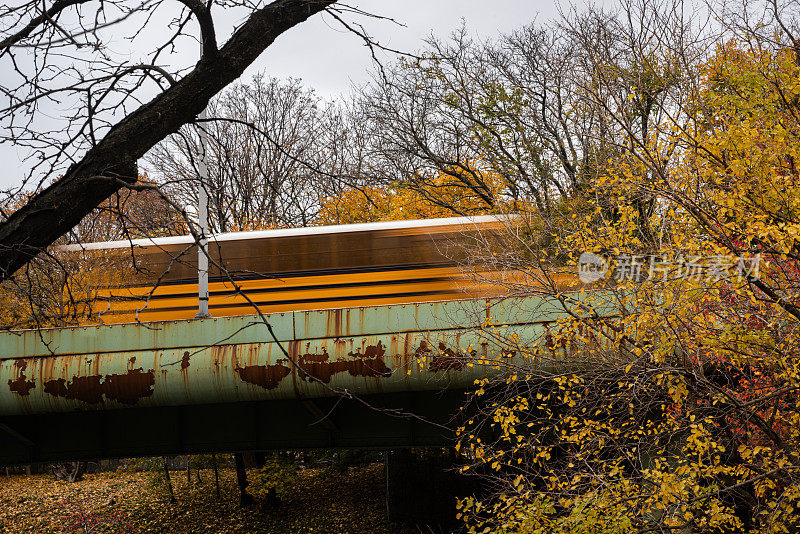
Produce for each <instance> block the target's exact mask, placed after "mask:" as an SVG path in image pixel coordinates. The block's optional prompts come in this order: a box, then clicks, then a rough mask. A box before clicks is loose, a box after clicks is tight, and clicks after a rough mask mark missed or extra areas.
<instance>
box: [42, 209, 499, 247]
mask: <svg viewBox="0 0 800 534" xmlns="http://www.w3.org/2000/svg"><path fill="white" fill-rule="evenodd" d="M513 218H515V216H513V215H480V216H476V217H449V218H443V219H417V220H412V221H385V222H374V223H359V224H337V225H332V226H306V227H303V228H286V229H280V230H256V231H253V232H228V233H224V234H212V235H210V236H209V238H208V239H209V241H216V242H221V241H236V240H243V239H263V238H272V237H290V236H303V235H320V234H340V233H349V232H368V231H371V230H396V229H398V230H399V229H402V228H426V227H434V226H465V225H470V226H472V225H478V224H481V223H487V222H500V221H506V220H510V219H513ZM194 242H195V239H194V237H193V236H191V235H180V236H174V237H155V238H142V239H130V240H120V241H100V242H95V243H76V244H74V245H61V246H59V247H56V249H57V250H65V251H75V250H101V249H103V250H104V249H114V248H129V247H132V246H134V247H136V246H138V247H146V246H167V245H190V244H192V243H194Z"/></svg>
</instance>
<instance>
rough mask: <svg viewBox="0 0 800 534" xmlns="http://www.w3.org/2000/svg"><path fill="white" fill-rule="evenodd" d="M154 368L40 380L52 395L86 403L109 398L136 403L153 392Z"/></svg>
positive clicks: (125, 402)
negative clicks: (68, 378)
mask: <svg viewBox="0 0 800 534" xmlns="http://www.w3.org/2000/svg"><path fill="white" fill-rule="evenodd" d="M154 385H155V372H154V370H153V369H150V370H149V371H146V372H145V371H144V370H143V369H142V368H141V367H140V368H139V369H132V370H130V371H128V372H127V373H125V374H111V375H105V377H103V376H101V375H90V376H73V377H72V380H70V381H67V380H66V379H64V378H57V379H54V380H48V381H46V382H45V383H44V392H45V393H49V394H50V395H53V396H54V397H62V398H65V399H70V400H73V399H74V400H79V401H83V402H85V403H87V404H99V403H101V402H103V396H105V398H106V399H107V400H113V401H117V402H120V403H122V404H136V403H137V402H138V401H139V400H140V399H142V398H144V397H150V396H152V395H153V386H154Z"/></svg>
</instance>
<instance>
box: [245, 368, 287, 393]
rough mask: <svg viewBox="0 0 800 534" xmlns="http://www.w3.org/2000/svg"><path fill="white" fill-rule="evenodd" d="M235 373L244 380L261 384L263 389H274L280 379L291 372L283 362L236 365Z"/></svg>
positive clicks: (257, 384)
mask: <svg viewBox="0 0 800 534" xmlns="http://www.w3.org/2000/svg"><path fill="white" fill-rule="evenodd" d="M235 371H236V373H237V374H238V375H239V378H241V379H242V380H243V381H244V382H247V383H248V384H254V385H256V386H261V387H262V388H264V389H275V388H276V387H278V384H280V383H281V380H283V379H284V378H286V377H287V376H289V374H290V373H291V372H292V371H291V370H290V369H289V368H288V367H286V366H285V365H283V364H276V365H246V366H244V367H236V368H235Z"/></svg>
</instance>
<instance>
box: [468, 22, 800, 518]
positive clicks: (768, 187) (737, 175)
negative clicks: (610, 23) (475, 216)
mask: <svg viewBox="0 0 800 534" xmlns="http://www.w3.org/2000/svg"><path fill="white" fill-rule="evenodd" d="M780 16H781V17H788V15H787V14H786V12H785V11H781V12H780ZM784 20H785V19H781V20H780V21H784ZM778 22H779V21H777V19H774V20H773V26H771V28H770V31H771V32H772V33H769V32H767V33H765V34H764V35H766V36H767V37H764V35H761V34H759V33H757V32H750V33H749V34H738V35H737V34H736V33H735V32H732V31H731V32H729V33H726V34H725V35H724V37H725V38H724V39H720V40H718V41H717V44H716V48H715V49H714V50H713V53H712V54H710V57H709V58H708V59H707V60H705V61H703V62H702V63H701V64H700V65H699V66H697V65H694V66H693V67H692V65H684V66H685V67H692V69H694V70H693V71H691V72H688V73H684V74H683V76H684V78H683V79H684V80H685V81H686V80H688V81H691V82H692V83H686V84H685V85H683V86H682V90H684V91H687V92H686V94H684V95H683V97H682V99H681V100H680V101H672V102H666V103H664V105H663V107H662V111H663V113H662V115H661V120H660V121H659V122H657V123H654V124H652V125H650V126H648V128H650V135H646V136H642V135H641V130H639V131H638V132H637V131H635V130H634V129H633V126H634V124H633V122H632V121H631V120H630V116H629V115H624V114H622V113H621V110H622V109H623V108H621V107H618V108H612V106H609V105H608V101H609V100H608V99H607V98H606V96H607V95H604V94H603V92H602V91H599V90H598V91H597V92H595V93H592V92H591V91H588V92H587V93H586V96H587V98H589V99H590V100H589V101H588V103H592V99H593V101H594V103H595V104H603V103H605V104H606V111H607V112H608V115H607V117H608V119H609V121H614V123H615V124H616V125H617V126H618V127H620V128H621V129H622V130H623V132H627V134H628V135H623V136H622V137H620V138H619V139H620V142H618V144H617V147H616V148H617V150H616V151H615V152H616V153H615V154H611V155H610V156H609V157H608V158H607V159H606V160H605V161H604V162H603V165H602V167H601V169H600V170H601V171H602V172H599V173H598V174H597V180H596V182H595V183H594V184H593V185H592V187H591V189H590V190H588V191H587V197H588V198H590V199H591V200H592V201H593V202H594V206H593V208H592V209H590V210H587V211H584V212H581V213H579V214H575V216H574V217H569V218H567V219H564V220H562V221H566V222H567V224H564V225H563V226H562V227H561V228H560V229H558V230H557V231H554V232H553V248H552V249H551V250H549V251H542V253H541V255H540V257H539V259H538V262H537V265H538V266H544V267H545V268H547V269H550V270H551V271H553V272H558V271H564V270H567V271H569V270H572V272H574V273H575V274H577V273H578V270H577V269H578V265H579V264H584V266H585V265H586V264H587V262H588V264H590V265H591V266H593V270H585V271H584V274H590V275H591V276H592V277H593V278H596V280H595V281H594V282H593V283H591V284H588V285H584V286H582V288H581V289H580V291H574V290H569V289H565V288H563V287H561V288H559V287H552V288H550V290H544V291H543V290H542V288H537V289H536V290H535V291H534V290H533V289H531V291H530V293H534V292H536V293H539V294H541V295H542V297H543V298H544V299H545V301H546V302H547V303H549V304H550V305H555V306H557V307H558V308H559V310H560V311H561V314H560V316H559V319H558V320H556V321H554V322H553V323H551V324H548V325H547V326H546V328H543V331H542V334H541V337H540V339H539V340H538V341H539V342H538V343H522V342H520V341H519V340H517V339H515V338H513V337H511V336H508V337H505V338H504V342H505V343H507V345H508V351H512V352H514V353H516V354H517V355H518V357H517V359H516V360H515V361H514V363H513V365H511V364H507V363H506V364H504V365H509V369H508V372H506V373H503V374H502V376H501V377H500V378H497V379H493V380H486V381H484V382H482V383H480V384H479V386H480V387H479V389H478V391H477V392H476V394H475V398H474V399H473V403H472V406H474V407H475V408H474V409H475V410H476V413H475V415H473V416H472V418H471V420H469V421H468V422H467V424H465V425H464V427H463V428H461V429H460V437H461V439H460V442H459V448H460V451H461V452H462V455H463V457H464V458H465V460H466V461H467V465H466V466H465V471H466V472H475V473H477V474H480V475H481V476H483V477H484V478H485V479H486V480H488V481H490V482H491V483H492V484H491V488H492V490H493V491H492V492H491V496H489V497H483V498H470V499H465V500H463V501H462V502H461V503H460V512H461V513H460V515H461V517H462V518H463V519H464V520H465V521H466V523H467V525H468V526H469V527H470V530H471V531H474V532H490V531H491V532H526V533H528V532H530V533H533V532H542V533H544V532H563V533H567V532H569V533H577V532H609V533H611V532H709V533H711V532H797V531H798V529H800V519H798V518H800V513H798V509H800V413H799V411H800V358H798V346H800V307H798V306H800V302H798V289H800V272H798V266H799V265H800V263H798V261H799V260H800V255H799V254H800V253H799V252H798V247H799V246H800V211H798V210H799V208H798V202H800V175H798V169H797V163H796V162H797V161H798V157H800V153H798V151H800V55H798V54H799V53H800V49H798V48H796V47H793V46H791V44H792V43H793V42H795V41H794V40H793V39H795V36H794V35H792V34H791V33H788V32H789V30H788V29H787V28H790V27H793V26H791V25H790V24H788V23H787V24H785V25H784V26H783V30H782V29H781V27H780V25H779V24H778ZM661 29H662V30H663V29H664V28H661ZM776 36H777V37H776ZM640 60H641V62H640V63H639V65H645V66H648V65H649V66H650V67H653V68H651V69H650V70H651V72H653V73H656V72H659V69H658V68H655V67H656V66H657V65H663V64H664V63H665V62H670V61H675V56H674V55H672V54H670V53H667V52H666V51H665V52H664V53H663V54H661V55H648V54H645V53H642V54H641V55H640ZM603 66H604V68H606V70H605V71H604V72H606V73H607V72H608V70H607V67H608V65H607V64H605V65H603ZM629 66H630V65H629ZM661 72H663V70H661ZM651 79H653V78H652V77H651ZM647 90H648V88H647V87H646V86H639V87H631V89H630V91H629V94H628V100H629V101H632V102H635V101H637V100H640V101H641V99H642V95H643V94H646V91H647ZM645 204H646V206H645ZM511 235H512V236H513V235H515V234H511ZM516 235H520V234H516ZM582 253H586V254H585V255H584V256H583V257H581V254H582ZM589 254H591V255H589ZM516 268H519V267H518V266H517V267H516ZM601 275H603V276H601ZM515 289H516V290H517V291H519V288H518V287H517V288H515ZM492 328H494V330H491V329H492ZM488 330H491V331H492V332H494V334H493V335H495V336H500V337H502V325H487V331H488ZM498 332H499V333H498ZM490 363H491V364H492V365H499V363H498V362H490Z"/></svg>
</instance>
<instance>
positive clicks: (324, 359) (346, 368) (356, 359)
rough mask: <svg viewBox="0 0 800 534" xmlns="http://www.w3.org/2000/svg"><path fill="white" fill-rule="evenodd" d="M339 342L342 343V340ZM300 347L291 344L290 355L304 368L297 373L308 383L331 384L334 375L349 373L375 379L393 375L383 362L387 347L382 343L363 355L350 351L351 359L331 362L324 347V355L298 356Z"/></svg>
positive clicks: (368, 348) (368, 349)
mask: <svg viewBox="0 0 800 534" xmlns="http://www.w3.org/2000/svg"><path fill="white" fill-rule="evenodd" d="M338 341H339V342H340V341H341V340H338ZM298 346H299V343H296V342H295V343H290V344H289V354H290V356H292V357H293V359H294V360H295V361H296V362H297V365H298V366H300V367H301V368H302V370H298V371H297V372H298V374H299V376H300V378H301V379H302V380H305V381H306V382H312V381H315V380H318V381H320V382H323V383H325V384H329V383H330V381H331V378H333V376H334V375H336V374H339V373H345V372H346V373H349V374H350V376H363V377H375V378H388V377H390V376H391V375H392V370H391V369H390V368H389V367H388V366H387V365H386V362H384V360H383V356H384V354H386V347H384V346H383V344H382V343H381V342H380V341H378V344H377V345H371V346H368V347H365V348H364V352H363V354H362V353H361V352H359V351H356V352H353V351H350V352H349V353H348V356H349V357H350V358H351V359H337V360H334V361H330V355H329V354H328V351H327V350H326V349H325V348H324V347H323V349H322V354H312V353H304V354H297V352H299V351H298V350H297V347H298Z"/></svg>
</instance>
